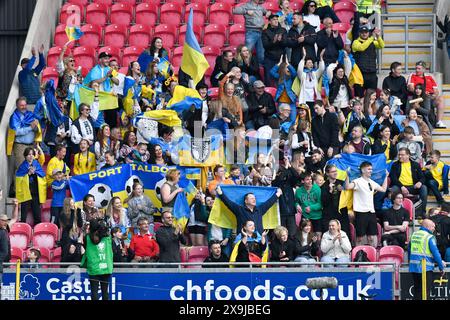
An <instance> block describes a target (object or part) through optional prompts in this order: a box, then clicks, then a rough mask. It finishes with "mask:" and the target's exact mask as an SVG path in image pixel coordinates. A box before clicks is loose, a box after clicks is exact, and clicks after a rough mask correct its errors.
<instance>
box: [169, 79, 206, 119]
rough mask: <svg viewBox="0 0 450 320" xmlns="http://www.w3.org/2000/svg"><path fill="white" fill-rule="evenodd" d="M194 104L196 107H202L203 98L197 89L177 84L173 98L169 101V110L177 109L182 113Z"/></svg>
mask: <svg viewBox="0 0 450 320" xmlns="http://www.w3.org/2000/svg"><path fill="white" fill-rule="evenodd" d="M192 105H194V106H195V108H196V109H200V108H201V107H202V105H203V100H202V97H201V96H200V94H199V93H198V91H197V90H194V89H190V88H186V87H183V86H181V85H177V86H176V87H175V90H174V91H173V95H172V99H170V100H169V102H168V103H167V109H168V110H175V111H176V112H177V113H179V114H181V113H183V112H184V111H186V110H189V109H190V108H191V106H192Z"/></svg>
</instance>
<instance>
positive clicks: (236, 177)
mask: <svg viewBox="0 0 450 320" xmlns="http://www.w3.org/2000/svg"><path fill="white" fill-rule="evenodd" d="M230 179H231V180H233V182H234V184H236V185H241V184H243V181H242V177H241V169H240V168H239V166H237V165H235V164H234V165H232V166H231V170H230Z"/></svg>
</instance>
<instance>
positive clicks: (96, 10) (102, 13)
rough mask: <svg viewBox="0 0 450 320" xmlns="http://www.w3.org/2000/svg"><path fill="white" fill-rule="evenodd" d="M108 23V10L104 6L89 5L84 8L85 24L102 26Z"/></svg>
mask: <svg viewBox="0 0 450 320" xmlns="http://www.w3.org/2000/svg"><path fill="white" fill-rule="evenodd" d="M106 22H108V8H107V7H106V6H105V5H104V4H99V3H91V4H90V5H88V6H87V7H86V23H91V24H98V25H100V26H104V25H105V24H106Z"/></svg>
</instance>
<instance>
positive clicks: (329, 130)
mask: <svg viewBox="0 0 450 320" xmlns="http://www.w3.org/2000/svg"><path fill="white" fill-rule="evenodd" d="M311 128H312V135H313V139H314V144H315V145H316V147H318V148H322V150H323V151H324V152H326V149H328V148H329V147H333V148H337V147H339V139H338V137H339V124H338V119H337V117H336V115H335V114H331V113H329V112H328V111H326V112H325V114H324V115H323V117H321V116H315V117H314V118H313V119H312V122H311Z"/></svg>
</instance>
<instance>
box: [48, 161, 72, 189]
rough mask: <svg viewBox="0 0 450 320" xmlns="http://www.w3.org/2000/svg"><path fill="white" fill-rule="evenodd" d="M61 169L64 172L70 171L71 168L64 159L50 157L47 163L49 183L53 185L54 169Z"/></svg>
mask: <svg viewBox="0 0 450 320" xmlns="http://www.w3.org/2000/svg"><path fill="white" fill-rule="evenodd" d="M64 168H65V169H64ZM55 169H60V170H61V171H62V172H63V173H64V174H69V173H70V168H69V166H67V165H66V164H65V163H64V160H59V159H58V158H57V157H53V158H51V159H50V161H49V162H48V165H47V173H46V178H47V185H51V184H52V182H53V180H54V179H53V170H55Z"/></svg>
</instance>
